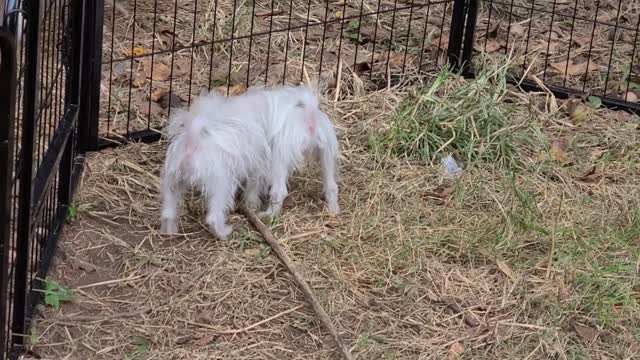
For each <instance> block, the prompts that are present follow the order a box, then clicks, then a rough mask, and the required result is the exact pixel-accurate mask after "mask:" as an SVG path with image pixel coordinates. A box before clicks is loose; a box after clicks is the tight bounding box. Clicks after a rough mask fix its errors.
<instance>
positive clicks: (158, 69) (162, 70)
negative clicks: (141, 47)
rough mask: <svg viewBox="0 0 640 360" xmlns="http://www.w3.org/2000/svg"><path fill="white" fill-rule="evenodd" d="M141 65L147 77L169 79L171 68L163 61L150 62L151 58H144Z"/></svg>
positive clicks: (160, 79) (161, 79)
mask: <svg viewBox="0 0 640 360" xmlns="http://www.w3.org/2000/svg"><path fill="white" fill-rule="evenodd" d="M142 65H143V67H144V73H145V75H147V78H149V79H152V80H159V81H164V80H169V77H170V76H171V69H169V67H168V66H167V65H165V64H163V63H160V62H158V63H152V62H151V59H144V60H143V61H142Z"/></svg>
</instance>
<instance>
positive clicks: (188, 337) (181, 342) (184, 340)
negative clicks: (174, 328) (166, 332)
mask: <svg viewBox="0 0 640 360" xmlns="http://www.w3.org/2000/svg"><path fill="white" fill-rule="evenodd" d="M191 340H193V336H191V335H186V336H180V337H178V338H176V341H175V344H176V345H184V344H186V343H188V342H190V341H191Z"/></svg>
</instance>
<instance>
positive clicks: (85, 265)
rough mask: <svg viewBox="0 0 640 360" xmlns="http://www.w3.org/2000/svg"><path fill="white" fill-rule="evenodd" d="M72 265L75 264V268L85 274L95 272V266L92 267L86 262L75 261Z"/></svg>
mask: <svg viewBox="0 0 640 360" xmlns="http://www.w3.org/2000/svg"><path fill="white" fill-rule="evenodd" d="M74 263H75V264H76V266H77V267H78V268H80V269H82V270H84V271H86V272H94V271H96V266H95V265H93V264H92V263H89V262H86V261H82V260H80V259H75V260H74Z"/></svg>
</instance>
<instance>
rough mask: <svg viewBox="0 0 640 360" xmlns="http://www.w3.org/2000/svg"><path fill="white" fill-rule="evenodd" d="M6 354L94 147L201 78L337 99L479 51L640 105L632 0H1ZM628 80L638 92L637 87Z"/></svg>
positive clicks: (526, 77)
mask: <svg viewBox="0 0 640 360" xmlns="http://www.w3.org/2000/svg"><path fill="white" fill-rule="evenodd" d="M0 14H4V16H3V18H2V22H0V54H1V56H2V58H1V61H0V84H1V86H0V340H1V341H0V359H2V358H3V357H4V356H6V354H13V355H16V354H17V353H18V352H19V351H21V350H22V349H23V346H22V345H23V344H24V342H25V337H26V336H27V335H28V333H29V323H30V319H31V318H32V315H33V309H34V306H35V304H36V303H37V301H38V299H39V295H40V294H41V292H40V291H39V290H40V289H41V287H42V285H43V281H42V280H41V279H43V278H44V277H45V276H46V274H47V269H48V267H49V264H50V260H51V257H52V256H53V254H54V251H55V248H56V242H57V238H58V237H59V234H60V231H61V228H62V226H63V224H64V221H65V216H66V213H67V207H68V206H69V204H70V198H71V195H72V194H73V190H74V188H75V184H76V183H77V179H78V176H79V174H80V170H81V166H82V155H83V154H84V153H85V152H86V151H88V150H97V149H100V148H104V147H107V146H113V145H118V144H122V143H127V142H130V141H145V142H152V141H156V140H158V139H159V138H160V132H159V129H161V128H162V126H163V125H164V124H165V122H166V119H167V117H168V116H169V115H170V112H171V109H172V108H174V107H177V106H186V105H188V104H189V103H190V101H191V100H192V98H193V96H194V95H198V94H200V93H201V91H202V90H211V89H218V90H220V91H222V92H226V93H233V92H235V91H237V90H239V89H241V88H243V87H246V86H248V85H253V84H265V83H266V84H276V83H287V82H289V83H291V82H298V81H301V80H305V79H306V78H320V79H321V80H322V81H323V83H325V84H326V85H327V87H328V88H329V89H332V90H331V91H333V94H332V95H333V97H334V98H335V99H342V98H345V97H349V95H350V94H351V93H353V92H356V91H364V90H377V89H384V88H387V87H392V86H396V85H402V84H404V83H406V82H407V81H409V79H413V78H416V76H418V75H422V74H428V73H430V72H433V71H435V70H438V69H439V68H441V67H442V66H444V65H446V64H450V65H451V66H453V67H454V68H457V69H460V70H463V71H464V74H465V75H466V76H470V77H471V76H473V73H474V70H473V65H474V62H475V59H476V58H475V57H474V56H475V55H477V54H478V53H479V52H485V53H487V54H490V55H491V54H498V53H504V54H511V61H512V69H513V73H512V75H513V78H512V79H511V81H512V83H515V84H517V85H519V86H521V87H522V88H524V89H528V90H531V89H535V90H540V89H541V88H546V89H548V90H550V91H552V92H554V93H555V94H556V95H557V96H559V97H567V96H582V97H584V96H587V95H593V96H597V97H599V98H600V99H601V100H602V103H603V104H605V105H610V106H616V107H618V108H622V109H626V110H631V111H636V112H638V110H639V109H640V107H638V104H637V102H636V101H637V99H638V97H640V65H638V55H637V51H636V50H637V46H636V45H637V40H638V27H639V26H640V21H639V18H640V0H628V1H625V2H623V1H621V0H608V1H600V0H503V1H493V0H487V1H479V0H345V1H342V2H333V1H326V0H324V1H321V0H254V1H239V0H188V1H187V0H180V1H178V0H93V1H83V0H33V1H31V0H29V1H27V0H0ZM637 91H638V93H636V92H637Z"/></svg>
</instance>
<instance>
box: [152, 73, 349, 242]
mask: <svg viewBox="0 0 640 360" xmlns="http://www.w3.org/2000/svg"><path fill="white" fill-rule="evenodd" d="M167 133H168V136H169V139H170V145H169V149H168V150H167V157H166V159H165V165H164V168H163V172H162V198H163V205H162V228H161V231H162V232H165V233H167V232H169V233H175V232H176V231H177V224H176V221H177V208H178V203H179V201H180V198H181V193H182V191H183V190H184V187H185V186H191V187H196V188H197V189H200V190H201V191H202V192H203V193H204V194H205V195H206V196H207V198H208V213H207V224H208V225H209V226H210V227H211V230H212V231H213V232H214V233H215V234H216V235H217V236H218V237H219V238H221V239H226V238H227V237H228V235H229V234H230V233H231V227H230V226H228V225H226V223H225V213H226V212H227V211H228V210H229V209H230V208H231V207H232V206H233V199H234V194H235V192H236V190H237V189H238V187H239V186H240V185H241V184H242V183H245V184H246V187H245V192H244V195H245V196H244V200H245V202H246V203H247V205H248V206H249V207H252V208H255V209H258V208H260V205H261V202H260V195H261V194H263V193H265V192H267V190H268V191H269V195H270V197H271V203H270V206H269V207H268V209H267V210H266V211H264V212H262V213H261V214H260V215H261V216H271V215H277V214H279V212H280V210H281V208H282V203H283V201H284V199H285V197H286V196H287V192H288V190H287V181H288V177H289V175H290V174H291V172H292V171H294V170H296V169H299V168H300V167H301V166H302V165H303V164H304V163H305V160H306V159H308V157H309V156H310V155H313V156H314V157H315V158H316V160H317V161H319V162H320V165H321V168H322V171H323V178H324V179H323V180H324V193H325V199H326V201H327V207H328V208H329V210H330V211H331V212H332V213H338V212H339V206H338V186H337V183H336V166H337V158H338V141H337V137H336V134H335V130H334V127H333V125H332V124H331V121H330V120H329V118H328V117H327V115H326V114H324V113H323V112H322V111H321V110H320V108H319V103H318V96H317V94H316V93H315V92H314V91H313V90H312V89H311V88H309V87H307V86H297V87H279V88H271V89H268V88H251V89H249V90H248V91H247V92H245V93H244V94H242V95H238V96H232V97H226V98H225V97H222V96H220V95H216V94H213V93H212V94H209V95H207V96H203V97H201V98H199V99H198V100H197V101H196V102H194V105H193V106H192V108H191V110H190V111H189V112H184V111H179V110H178V111H177V113H176V114H175V115H174V116H172V118H171V120H170V123H169V126H168V129H167Z"/></svg>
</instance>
